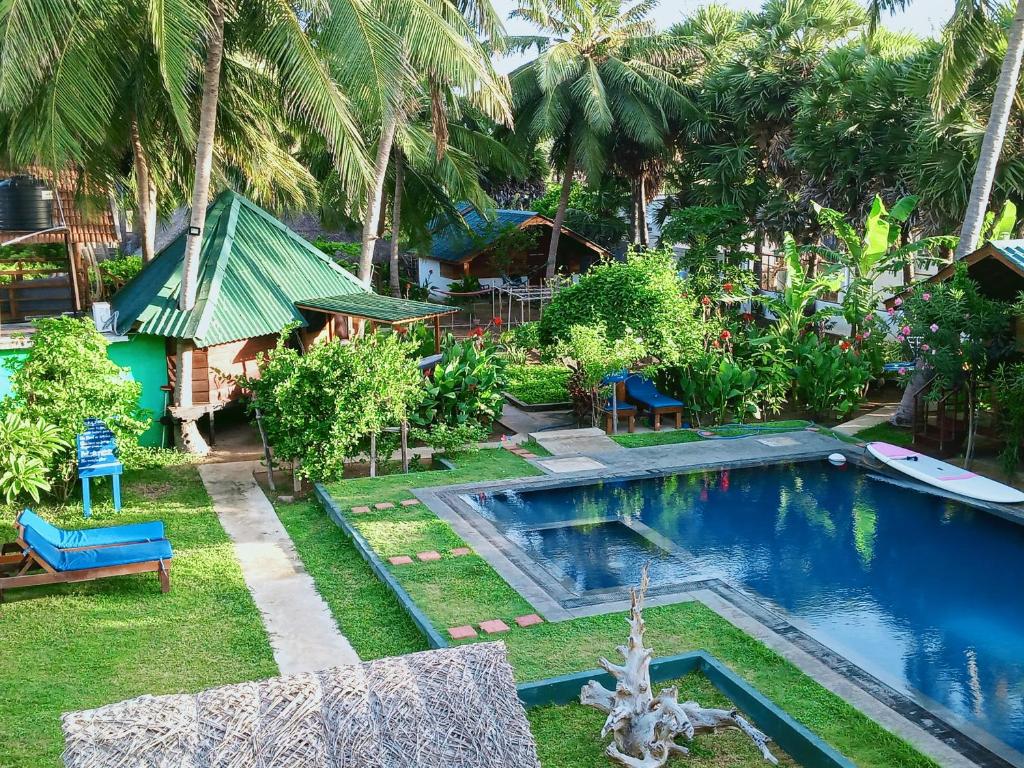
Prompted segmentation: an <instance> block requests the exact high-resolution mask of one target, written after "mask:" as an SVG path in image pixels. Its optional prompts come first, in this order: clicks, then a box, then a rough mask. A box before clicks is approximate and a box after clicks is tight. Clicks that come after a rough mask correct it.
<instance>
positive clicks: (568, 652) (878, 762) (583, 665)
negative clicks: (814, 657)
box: [279, 433, 934, 768]
mask: <svg viewBox="0 0 1024 768" xmlns="http://www.w3.org/2000/svg"><path fill="white" fill-rule="evenodd" d="M666 434H671V433H666ZM528 474H536V471H535V470H534V468H533V467H532V466H530V465H529V464H528V463H526V462H524V461H522V460H520V459H518V458H517V457H515V456H513V455H511V454H509V453H508V452H501V451H481V452H480V453H478V454H474V455H470V456H468V457H466V458H464V459H463V462H462V464H461V465H460V468H459V469H458V470H455V471H453V472H448V473H444V472H439V473H419V474H417V475H416V476H415V478H412V479H407V478H403V477H402V476H389V477H383V478H377V479H374V480H369V479H360V480H345V481H341V482H337V483H333V484H331V485H330V486H329V490H330V491H331V493H332V494H333V495H334V496H335V498H336V499H337V500H338V502H339V506H340V507H341V508H342V509H343V510H345V511H346V513H347V511H348V510H349V509H350V508H351V507H352V506H357V505H361V504H367V503H372V502H377V501H400V500H401V499H403V498H409V497H410V496H411V494H410V493H409V490H408V488H409V485H410V482H411V483H414V484H416V485H417V486H426V485H441V484H448V483H456V482H466V481H467V480H479V481H483V480H489V479H501V478H508V477H513V476H523V475H528ZM431 475H433V476H435V477H428V476H431ZM279 511H280V514H281V517H282V520H284V523H285V525H286V527H287V528H288V530H289V532H290V533H291V534H292V536H293V538H294V539H295V543H296V547H297V548H298V551H299V554H300V556H301V557H302V559H303V561H304V562H305V564H306V567H307V569H308V570H309V572H310V573H311V574H312V576H313V578H314V579H315V581H316V583H317V585H318V588H319V589H320V591H321V594H322V595H323V596H324V598H325V599H326V600H327V602H328V604H329V605H330V606H331V608H332V610H334V612H335V617H336V618H337V621H338V624H339V626H340V627H341V628H342V630H343V631H345V633H346V634H347V635H348V637H349V639H350V640H351V641H352V642H353V644H354V645H355V646H356V648H357V650H359V652H360V654H361V655H362V656H363V657H364V658H376V657H379V656H382V655H387V654H391V653H398V652H408V651H414V650H421V649H422V648H424V647H425V643H424V641H423V639H422V638H420V637H418V636H417V634H416V631H415V629H414V628H413V626H412V624H411V622H410V621H409V620H408V619H407V618H405V617H404V616H402V615H401V614H400V608H399V607H398V605H397V602H396V601H395V600H394V598H393V597H392V596H391V595H390V594H389V593H387V592H386V591H385V590H384V589H383V588H382V587H381V585H380V584H379V583H378V582H377V580H376V579H375V578H374V577H373V575H372V573H371V572H370V570H369V568H367V567H366V566H365V565H360V564H359V562H358V554H357V553H356V551H355V549H354V547H353V546H352V544H351V543H350V542H349V541H348V540H347V539H346V538H345V537H344V535H343V534H342V533H341V532H340V531H339V530H337V529H336V528H334V529H333V530H332V524H331V523H330V522H329V521H328V519H327V516H326V514H324V513H323V512H319V511H317V510H315V509H314V508H312V506H311V505H310V504H308V503H299V504H292V505H281V506H280V507H279ZM317 515H319V516H320V518H321V520H322V522H320V523H316V517H317ZM349 519H350V520H351V521H352V522H353V523H354V524H355V525H356V526H357V527H358V529H359V530H360V532H361V533H362V534H363V535H364V536H365V537H366V539H367V541H368V542H369V543H370V544H371V545H372V546H373V547H374V549H375V550H376V551H377V553H378V554H379V555H381V556H382V557H385V558H386V557H389V556H391V555H395V554H408V555H415V554H416V553H417V552H421V551H424V550H428V549H436V550H438V551H439V552H441V553H442V559H441V560H440V561H438V562H433V563H420V562H417V563H414V564H413V565H408V566H399V567H396V568H393V569H392V571H393V573H394V574H395V575H396V577H397V578H398V579H399V581H400V582H401V583H402V585H403V586H404V587H405V589H406V590H407V591H408V592H409V594H410V595H412V597H413V598H414V599H415V600H416V602H417V603H418V604H419V605H420V607H421V608H422V609H423V610H424V611H425V612H426V614H427V615H428V617H429V618H430V619H431V621H432V622H433V623H434V625H435V626H436V627H437V628H438V629H439V630H440V631H441V632H442V633H444V631H445V630H446V629H447V628H448V627H451V626H456V625H461V624H479V622H481V621H484V620H487V619H494V618H500V619H503V620H504V621H505V622H506V623H508V624H510V625H511V624H512V620H513V619H514V618H515V617H516V616H519V615H522V614H524V613H532V608H530V606H529V605H528V604H527V603H526V601H525V600H523V599H522V598H521V597H520V596H519V595H518V593H517V592H515V591H514V590H513V589H512V588H511V587H509V586H508V585H507V584H506V583H505V581H504V580H503V579H502V578H501V577H500V576H499V575H498V574H497V573H496V572H494V571H493V570H492V569H491V568H490V566H489V565H488V564H487V563H486V562H485V561H484V560H483V559H482V558H480V557H478V556H476V555H470V556H467V557H461V558H452V557H450V556H449V555H448V554H447V553H448V552H449V551H450V550H451V549H452V548H453V547H456V546H459V545H461V544H462V542H461V540H460V539H459V537H458V536H457V535H456V534H455V532H454V531H453V530H452V529H451V528H450V527H449V526H448V525H447V524H446V523H444V522H443V521H441V520H439V519H438V518H436V517H435V516H434V515H433V514H431V513H430V512H428V511H427V510H425V509H423V508H422V507H419V508H413V509H412V510H409V509H403V508H396V509H394V510H387V511H384V512H374V513H371V514H367V515H351V516H350V517H349ZM367 604H372V605H374V606H375V608H374V615H375V616H377V617H380V618H379V621H376V622H375V623H374V624H373V626H370V622H372V621H373V619H368V618H366V616H365V613H364V609H363V607H362V606H364V605H367ZM645 617H646V620H647V630H648V633H647V638H648V643H649V645H650V646H651V647H653V648H654V649H655V651H656V653H657V654H658V655H670V654H674V653H681V652H684V651H688V650H695V649H705V650H707V651H709V652H710V653H712V654H714V655H715V656H717V657H718V658H719V659H721V660H722V661H724V662H725V663H726V664H728V665H729V666H730V667H732V668H733V669H734V670H736V671H737V672H739V673H740V674H741V675H743V676H744V677H746V678H747V679H748V680H749V681H750V682H751V683H753V684H754V685H755V686H757V687H758V688H759V689H760V690H761V691H762V692H763V693H764V694H766V695H767V696H769V697H770V698H772V699H773V700H774V701H775V702H776V703H777V704H779V705H780V706H782V707H783V708H784V709H786V711H788V712H789V713H790V714H791V715H793V716H794V717H796V718H797V719H799V720H800V721H801V722H803V723H804V724H805V725H807V726H808V727H810V728H811V729H812V730H814V731H816V732H817V733H818V734H820V735H821V736H822V737H823V738H825V739H826V740H827V741H829V742H830V743H831V744H833V745H834V746H835V747H837V748H838V749H839V750H841V751H842V752H844V753H845V754H847V755H848V756H850V757H851V758H852V759H853V760H854V761H855V762H856V763H857V764H858V765H861V766H872V767H877V768H883V767H885V768H888V767H889V766H896V765H899V766H915V767H916V766H934V763H932V762H931V761H930V760H928V759H927V758H925V757H924V756H922V755H920V754H919V753H918V752H916V751H915V750H914V749H913V748H912V747H910V746H909V745H907V744H906V743H905V742H903V741H901V740H900V739H898V738H897V737H895V736H893V735H891V734H889V733H888V732H886V731H885V730H883V729H882V728H881V727H880V726H878V725H876V724H875V723H874V722H872V721H871V720H869V719H868V718H866V717H865V716H864V715H862V714H860V713H859V712H857V710H855V709H854V708H853V707H851V706H849V705H848V704H846V703H845V702H844V701H842V700H841V699H840V698H839V697H837V696H835V695H834V694H832V693H829V692H828V691H826V690H825V689H823V688H822V687H821V686H819V685H818V684H817V683H815V682H814V681H813V680H811V679H810V678H808V677H807V676H805V675H804V674H803V673H801V672H800V671H799V670H797V669H796V668H795V667H794V666H793V665H791V664H790V663H789V662H787V661H786V660H785V659H783V658H782V657H781V656H779V655H778V654H776V653H775V652H773V651H772V650H770V649H769V648H767V647H766V646H764V645H763V644H761V643H760V642H758V641H756V640H754V639H753V638H751V637H749V636H748V635H746V634H744V633H743V632H741V631H740V630H738V629H736V628H735V627H733V626H732V625H731V624H729V623H728V622H727V621H725V620H724V619H723V618H721V617H720V616H718V615H717V614H716V613H714V612H713V611H712V610H710V609H709V608H707V607H705V606H704V605H703V604H701V603H680V604H677V605H670V606H662V607H656V608H650V609H648V610H647V611H645ZM363 628H366V629H363ZM364 631H365V635H363V634H362V633H363V632H364ZM626 633H627V626H626V622H625V617H624V615H623V614H606V615H603V616H594V617H589V618H584V619H577V620H574V621H569V622H561V623H554V624H543V625H540V626H536V627H531V628H528V629H521V628H518V627H513V629H512V630H511V631H510V632H508V633H506V634H503V635H501V639H502V640H504V641H505V643H506V645H507V646H508V650H509V658H510V660H511V662H512V665H513V666H514V668H515V670H516V676H517V679H519V680H520V681H527V680H537V679H540V678H544V677H549V676H552V675H558V674H565V673H568V672H573V671H578V670H581V669H589V668H591V667H594V666H596V662H597V659H598V657H599V656H602V655H605V656H608V657H609V658H614V655H615V648H616V646H618V645H619V644H621V643H622V642H623V640H624V639H625V636H626ZM705 698H708V700H709V701H715V699H714V695H713V694H712V695H710V696H709V697H705ZM595 716H596V718H597V720H596V722H597V723H598V724H599V723H600V718H601V716H600V713H597V712H594V713H591V712H588V711H585V710H583V709H582V708H579V707H563V708H557V709H553V710H552V709H548V710H540V711H537V712H533V713H531V723H532V724H533V725H534V727H535V729H536V730H535V733H536V734H537V738H538V742H539V748H540V751H541V755H542V757H543V759H544V760H545V765H547V766H549V768H589V766H592V765H594V766H597V765H605V764H606V762H605V760H606V758H604V756H603V755H602V754H601V751H600V749H599V748H598V747H597V745H596V743H595V739H594V738H593V733H595V732H596V731H597V730H599V727H598V728H595V729H594V730H593V731H590V730H583V731H581V728H582V727H583V725H584V724H590V723H592V722H594V717H595ZM588 728H589V725H588ZM701 744H702V745H706V747H705V746H701V750H702V753H701V759H702V760H705V762H703V763H701V762H698V763H696V764H697V765H709V766H712V765H713V766H727V765H728V766H746V765H747V764H748V763H747V762H746V761H747V760H748V759H750V757H749V750H748V749H747V747H746V745H743V744H740V743H739V742H735V744H734V742H733V741H732V740H731V739H730V738H727V739H722V740H719V739H717V738H712V739H708V740H705V741H702V742H701ZM595 749H596V750H597V751H596V757H595V752H594V750H595ZM705 749H706V750H707V752H706V753H705V752H704V750H705ZM735 750H739V751H735ZM744 750H746V751H744ZM750 764H751V765H752V764H753V763H750Z"/></svg>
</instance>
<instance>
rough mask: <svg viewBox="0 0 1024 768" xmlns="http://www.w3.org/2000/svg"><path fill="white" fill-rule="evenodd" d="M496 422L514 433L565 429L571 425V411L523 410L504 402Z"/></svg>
mask: <svg viewBox="0 0 1024 768" xmlns="http://www.w3.org/2000/svg"><path fill="white" fill-rule="evenodd" d="M498 423H500V424H502V425H503V426H504V427H505V428H507V429H508V430H509V431H510V432H513V433H516V434H522V433H529V432H542V431H544V430H549V429H565V428H566V427H571V426H573V416H572V411H524V410H523V409H522V408H516V407H515V406H514V405H512V404H511V403H505V405H504V406H503V407H502V410H501V416H500V417H499V418H498Z"/></svg>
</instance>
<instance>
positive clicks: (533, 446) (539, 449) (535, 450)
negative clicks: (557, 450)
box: [520, 437, 554, 456]
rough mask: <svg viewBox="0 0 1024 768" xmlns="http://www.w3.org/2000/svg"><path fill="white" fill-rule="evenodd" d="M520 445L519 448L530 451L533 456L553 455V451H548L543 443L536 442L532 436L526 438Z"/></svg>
mask: <svg viewBox="0 0 1024 768" xmlns="http://www.w3.org/2000/svg"><path fill="white" fill-rule="evenodd" d="M520 447H521V448H525V449H526V450H528V451H529V452H530V453H532V454H534V455H535V456H553V455H554V454H553V453H551V451H549V450H548V449H547V448H545V447H544V446H543V445H541V444H540V443H538V442H537V441H536V440H534V439H533V438H532V437H531V438H530V439H529V440H527V441H526V442H525V443H522V444H521V446H520Z"/></svg>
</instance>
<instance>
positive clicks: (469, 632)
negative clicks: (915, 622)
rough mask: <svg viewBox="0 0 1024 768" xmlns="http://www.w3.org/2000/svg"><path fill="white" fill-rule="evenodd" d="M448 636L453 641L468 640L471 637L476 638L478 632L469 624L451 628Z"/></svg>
mask: <svg viewBox="0 0 1024 768" xmlns="http://www.w3.org/2000/svg"><path fill="white" fill-rule="evenodd" d="M448 634H449V635H451V637H452V640H467V639H469V638H470V637H476V630H475V629H473V628H472V627H471V626H469V624H464V625H463V626H461V627H450V628H449V629H448Z"/></svg>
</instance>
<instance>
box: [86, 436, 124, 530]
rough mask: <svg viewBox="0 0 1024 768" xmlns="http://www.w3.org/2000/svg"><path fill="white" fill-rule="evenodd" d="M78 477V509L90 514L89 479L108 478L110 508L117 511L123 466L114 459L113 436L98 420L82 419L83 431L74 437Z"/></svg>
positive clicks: (114, 443)
mask: <svg viewBox="0 0 1024 768" xmlns="http://www.w3.org/2000/svg"><path fill="white" fill-rule="evenodd" d="M75 449H76V453H77V458H78V479H79V480H81V481H82V512H83V514H84V516H85V517H91V516H92V497H91V494H90V489H89V479H90V478H93V477H110V478H112V482H113V485H114V510H115V511H117V512H120V511H121V473H122V472H124V465H123V464H122V463H121V461H120V460H119V459H118V458H117V438H116V437H115V436H114V433H113V432H111V431H110V429H109V428H108V427H107V425H106V424H104V423H103V422H102V421H101V420H100V419H86V420H85V431H84V432H82V433H81V434H80V435H78V437H76V438H75Z"/></svg>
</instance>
